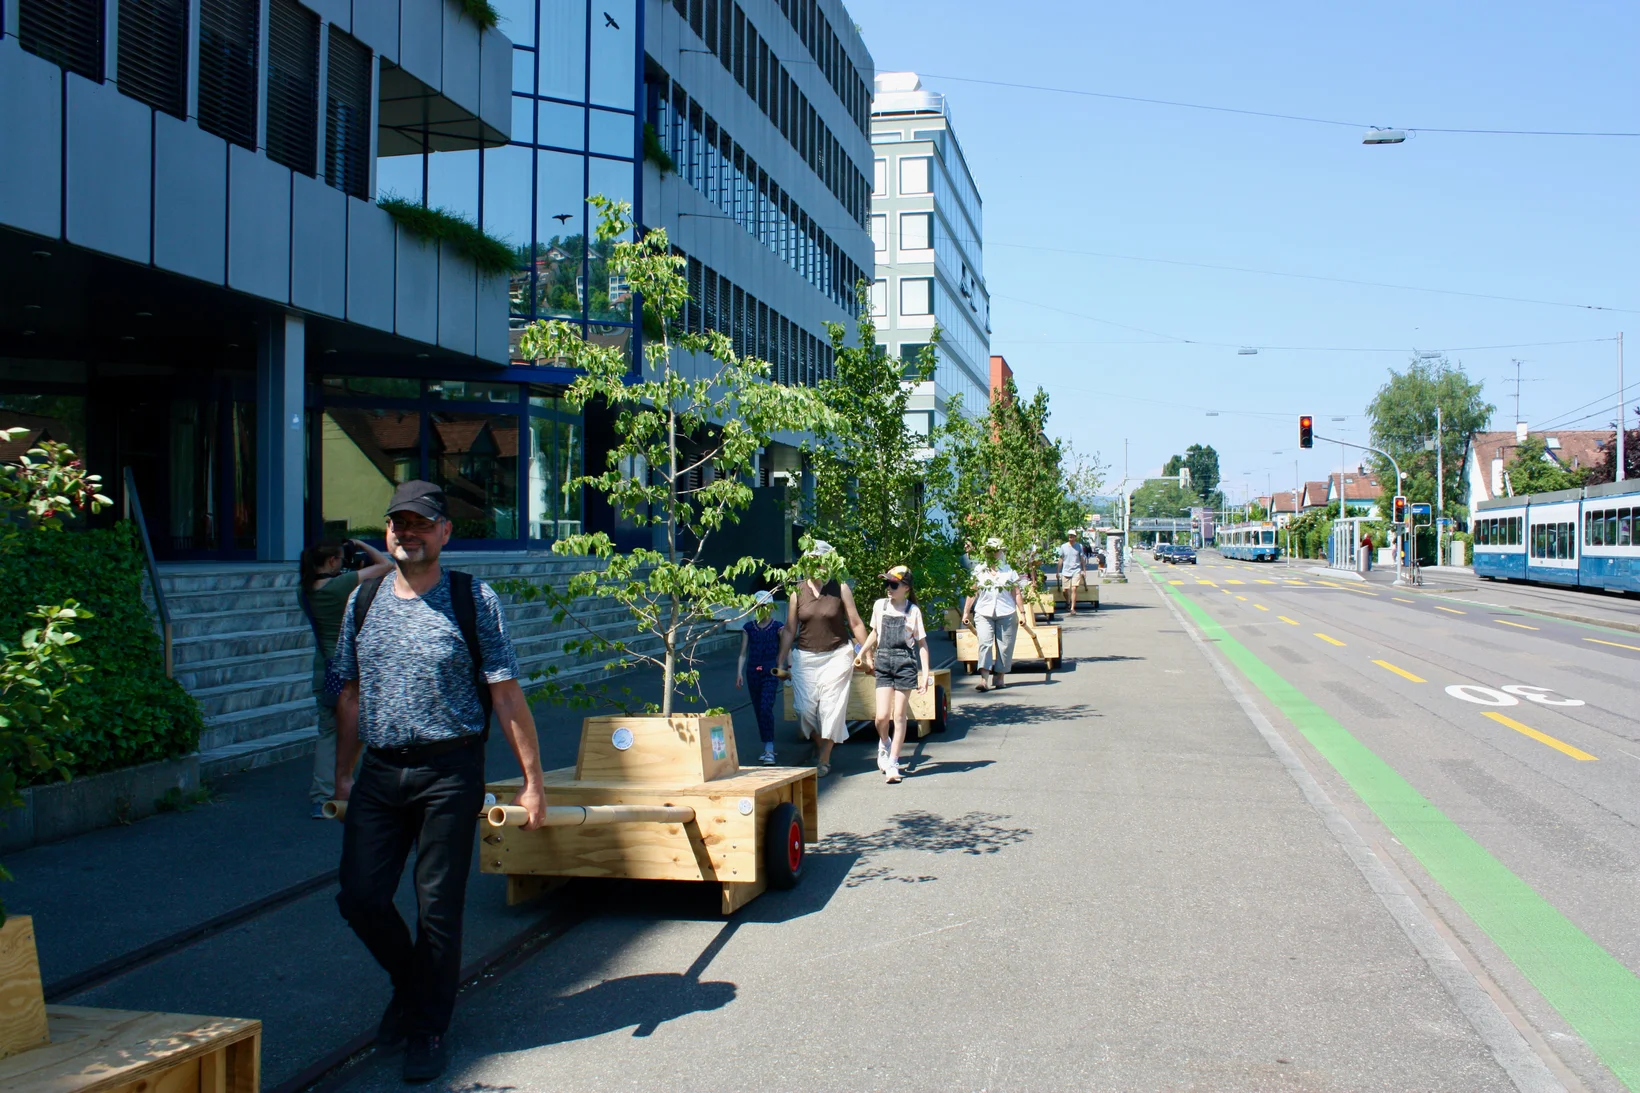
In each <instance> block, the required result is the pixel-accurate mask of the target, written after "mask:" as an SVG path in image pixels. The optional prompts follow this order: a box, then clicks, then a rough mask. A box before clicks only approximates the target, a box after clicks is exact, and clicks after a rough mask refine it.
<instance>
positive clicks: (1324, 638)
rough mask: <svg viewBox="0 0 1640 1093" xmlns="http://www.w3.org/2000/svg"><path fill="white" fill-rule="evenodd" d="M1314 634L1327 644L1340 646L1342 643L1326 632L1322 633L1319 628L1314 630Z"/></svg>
mask: <svg viewBox="0 0 1640 1093" xmlns="http://www.w3.org/2000/svg"><path fill="white" fill-rule="evenodd" d="M1315 636H1316V637H1318V638H1320V639H1321V640H1322V641H1324V642H1326V643H1327V644H1328V645H1340V646H1341V645H1343V644H1344V643H1343V642H1341V641H1339V640H1338V639H1337V638H1335V637H1330V636H1328V635H1326V634H1323V633H1322V632H1321V631H1319V630H1317V631H1316V633H1315Z"/></svg>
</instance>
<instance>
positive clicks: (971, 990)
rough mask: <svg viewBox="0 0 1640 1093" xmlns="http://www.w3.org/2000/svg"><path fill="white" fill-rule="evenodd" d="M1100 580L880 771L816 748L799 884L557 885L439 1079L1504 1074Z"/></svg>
mask: <svg viewBox="0 0 1640 1093" xmlns="http://www.w3.org/2000/svg"><path fill="white" fill-rule="evenodd" d="M1103 595H1104V599H1105V604H1104V606H1103V607H1102V609H1101V610H1100V611H1099V613H1098V614H1097V615H1092V614H1087V615H1083V616H1081V617H1079V618H1077V619H1075V620H1072V621H1070V622H1069V623H1068V624H1067V634H1066V640H1067V646H1068V648H1067V657H1066V663H1065V667H1064V669H1063V670H1062V671H1061V672H1058V673H1055V674H1054V676H1053V677H1052V678H1051V679H1045V678H1044V677H1043V676H1041V675H1040V674H1035V673H1031V672H1027V671H1022V672H1019V673H1016V674H1015V675H1013V676H1011V677H1010V680H1011V683H1010V686H1009V688H1008V689H1006V690H1004V691H1002V692H1000V693H997V694H992V695H983V696H982V695H977V694H974V693H972V691H971V689H969V688H968V687H967V685H966V683H965V684H964V686H963V688H962V693H960V694H959V696H958V708H957V710H956V711H955V714H954V718H953V724H952V727H951V730H950V732H948V733H947V734H945V735H944V736H941V737H932V738H930V739H929V740H926V741H924V742H923V743H922V744H921V745H920V746H919V748H918V749H917V762H916V764H915V768H914V772H913V773H912V775H911V776H910V777H908V778H907V779H906V781H905V782H904V783H903V784H902V785H899V786H885V785H884V784H883V782H882V780H881V778H880V776H879V775H878V774H877V773H876V771H875V770H874V769H872V767H873V764H872V757H871V755H870V753H869V751H868V750H863V749H860V748H851V749H845V750H844V752H843V758H842V759H841V760H840V762H839V764H838V775H837V776H834V778H833V779H832V780H831V783H830V785H829V787H828V790H827V794H826V796H825V797H824V799H823V800H822V803H821V811H820V825H821V830H822V833H823V835H824V841H823V842H822V844H821V845H820V847H819V848H818V851H817V852H816V853H814V854H813V855H812V856H811V858H810V860H809V864H808V869H809V873H808V875H807V876H806V877H805V880H804V882H803V884H802V885H801V886H800V887H799V888H798V889H796V890H794V891H792V892H788V893H770V894H768V895H766V896H764V897H762V898H760V899H759V900H757V901H756V902H754V903H753V904H751V905H750V906H749V907H747V908H746V909H745V910H744V911H743V912H742V913H741V914H739V915H737V916H735V917H734V918H733V919H730V920H729V921H727V922H725V921H723V920H722V919H720V918H719V917H718V916H716V915H715V914H714V913H712V908H711V907H710V906H709V905H708V904H707V902H706V901H703V900H700V899H697V898H694V897H693V896H691V895H690V894H689V892H688V890H687V889H684V888H669V887H663V886H656V885H610V886H602V887H592V886H589V887H586V888H583V889H582V890H581V892H580V894H579V896H578V897H577V898H580V899H582V900H584V901H585V906H586V907H587V908H588V909H589V910H591V911H592V912H593V913H592V914H591V915H590V917H588V918H587V919H586V920H585V921H583V922H581V923H580V924H579V925H577V926H575V927H574V928H573V929H572V930H570V931H569V932H568V933H567V934H566V935H565V936H563V937H562V938H560V939H559V940H557V941H556V942H555V943H553V944H552V945H550V946H548V947H546V948H544V949H543V950H541V951H540V952H538V953H536V954H535V955H533V956H532V957H530V958H529V959H528V960H527V961H526V962H524V963H522V964H521V965H520V966H518V967H516V968H513V969H511V970H510V971H507V972H506V973H504V974H502V975H500V976H498V977H497V978H495V979H494V980H492V981H491V983H490V984H489V985H488V986H487V987H485V988H484V989H483V990H481V991H477V992H474V993H473V994H471V995H470V996H468V997H467V998H466V999H465V1000H464V1002H463V1004H462V1006H461V1008H460V1009H459V1010H458V1014H457V1020H456V1025H455V1027H454V1029H453V1035H454V1038H455V1047H456V1056H455V1064H454V1067H453V1069H452V1071H451V1073H450V1074H449V1076H448V1077H447V1079H446V1081H445V1082H444V1083H443V1087H444V1088H450V1089H463V1090H475V1089H519V1090H546V1089H574V1090H606V1089H607V1090H615V1089H662V1088H666V1089H728V1090H781V1091H790V1090H864V1089H873V1090H876V1089H895V1090H939V1091H948V1090H959V1089H973V1090H980V1089H985V1090H996V1089H1042V1090H1066V1089H1100V1090H1140V1089H1170V1090H1171V1089H1200V1090H1240V1089H1257V1090H1298V1089H1306V1090H1309V1089H1320V1090H1396V1091H1404V1090H1409V1089H1418V1090H1437V1089H1439V1090H1463V1091H1466V1093H1468V1091H1481V1090H1503V1089H1508V1088H1510V1087H1511V1086H1510V1083H1509V1081H1508V1079H1507V1078H1506V1076H1505V1074H1504V1073H1503V1071H1502V1070H1501V1069H1500V1068H1499V1066H1498V1065H1497V1064H1496V1063H1495V1062H1494V1060H1493V1058H1492V1056H1491V1054H1490V1053H1489V1052H1488V1051H1487V1049H1486V1048H1485V1046H1484V1045H1483V1044H1482V1043H1481V1041H1480V1039H1479V1037H1478V1036H1477V1034H1476V1032H1475V1031H1474V1030H1473V1028H1472V1027H1471V1026H1470V1025H1469V1023H1468V1022H1467V1021H1466V1020H1465V1018H1464V1017H1463V1016H1462V1015H1461V1014H1460V1012H1459V1011H1458V1008H1457V1006H1456V1005H1455V1004H1454V1002H1453V1001H1452V999H1451V997H1450V996H1449V995H1448V994H1447V993H1446V992H1445V990H1443V988H1442V987H1441V986H1440V984H1439V982H1438V981H1437V980H1436V978H1435V976H1434V975H1433V974H1432V972H1431V970H1430V968H1429V966H1428V965H1427V964H1426V963H1425V962H1424V961H1423V960H1422V959H1421V958H1420V957H1419V955H1418V954H1417V952H1416V951H1415V950H1414V949H1413V946H1412V944H1411V943H1410V942H1409V941H1408V939H1407V937H1406V935H1404V934H1403V933H1402V932H1401V930H1400V929H1399V928H1398V927H1397V925H1396V924H1395V922H1394V921H1393V920H1392V918H1391V916H1390V914H1389V913H1388V912H1387V911H1386V909H1385V907H1384V905H1383V903H1382V902H1381V901H1380V900H1379V898H1378V896H1377V895H1376V894H1375V893H1374V892H1373V890H1372V889H1371V888H1370V887H1369V885H1368V882H1367V881H1366V880H1365V879H1363V876H1362V874H1361V873H1360V872H1359V871H1358V870H1357V869H1356V867H1355V866H1354V865H1353V864H1352V863H1351V860H1350V858H1349V857H1348V856H1347V855H1346V854H1345V853H1344V852H1343V850H1342V848H1341V846H1340V844H1339V842H1338V841H1337V839H1336V838H1335V837H1334V836H1333V835H1332V834H1331V833H1330V832H1329V830H1328V829H1327V827H1326V826H1325V824H1324V822H1323V820H1322V818H1321V816H1320V815H1319V814H1318V813H1317V811H1316V810H1315V809H1314V808H1313V807H1311V805H1309V804H1308V803H1307V802H1306V801H1305V799H1304V798H1303V796H1302V795H1301V793H1300V791H1299V788H1298V786H1297V785H1296V784H1295V782H1294V780H1293V777H1292V776H1290V775H1289V774H1288V772H1287V770H1286V768H1285V767H1284V766H1283V765H1282V763H1281V762H1280V761H1279V760H1278V758H1277V757H1276V756H1275V755H1273V754H1272V752H1271V750H1270V747H1269V745H1267V744H1266V743H1265V741H1264V739H1263V737H1261V736H1260V734H1259V733H1258V731H1257V730H1256V729H1255V727H1254V726H1253V725H1252V723H1251V722H1250V721H1249V719H1248V717H1247V715H1246V714H1245V713H1244V712H1243V711H1242V709H1241V708H1240V707H1239V706H1238V705H1237V704H1236V702H1235V701H1234V699H1233V698H1232V696H1231V695H1230V694H1229V693H1228V692H1227V690H1226V688H1225V685H1224V684H1223V683H1222V682H1221V681H1220V680H1219V678H1218V677H1217V676H1216V675H1215V673H1214V672H1213V671H1212V670H1211V668H1210V666H1209V665H1208V663H1207V662H1206V660H1205V659H1204V653H1203V651H1202V649H1201V648H1199V647H1198V646H1197V645H1196V644H1195V643H1194V642H1193V641H1192V639H1191V638H1190V637H1189V636H1188V634H1187V633H1186V632H1185V631H1184V630H1183V629H1182V627H1181V623H1180V621H1179V619H1178V618H1177V616H1175V615H1174V614H1173V613H1172V612H1171V611H1169V610H1168V609H1167V608H1166V607H1165V606H1164V605H1163V603H1162V601H1161V599H1160V598H1159V596H1158V595H1157V591H1156V589H1155V588H1154V587H1153V586H1152V585H1151V584H1150V583H1149V582H1148V580H1147V579H1145V578H1144V577H1143V576H1136V579H1135V581H1134V582H1133V583H1132V584H1130V585H1128V586H1126V587H1122V586H1106V587H1105V588H1104V591H1103ZM398 1085H399V1083H398V1078H397V1060H396V1059H393V1058H390V1057H384V1058H379V1059H374V1060H372V1061H370V1062H369V1063H368V1064H367V1065H366V1066H365V1067H364V1069H363V1072H362V1073H361V1074H360V1075H359V1076H358V1077H357V1078H356V1079H355V1080H354V1081H353V1082H352V1083H351V1084H350V1085H349V1089H350V1090H351V1089H358V1090H370V1091H374V1090H389V1089H396V1088H398Z"/></svg>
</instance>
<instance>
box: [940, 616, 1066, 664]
mask: <svg viewBox="0 0 1640 1093" xmlns="http://www.w3.org/2000/svg"><path fill="white" fill-rule="evenodd" d="M1020 622H1021V625H1020V626H1019V627H1017V628H1016V629H1015V630H1014V671H1016V672H1017V671H1019V670H1020V669H1019V664H1020V662H1021V661H1024V662H1026V663H1030V662H1032V661H1036V662H1040V663H1041V664H1042V666H1043V671H1046V672H1051V671H1053V670H1054V669H1056V668H1058V667H1059V657H1060V646H1059V627H1057V626H1042V625H1039V624H1036V623H1035V622H1031V623H1026V622H1025V620H1024V618H1023V617H1021V619H1020ZM957 659H958V660H960V661H961V662H962V666H963V669H964V670H966V671H967V672H968V673H970V674H972V673H974V672H976V671H978V670H979V635H978V634H977V633H975V632H974V631H973V630H971V629H967V628H964V629H962V630H958V631H957Z"/></svg>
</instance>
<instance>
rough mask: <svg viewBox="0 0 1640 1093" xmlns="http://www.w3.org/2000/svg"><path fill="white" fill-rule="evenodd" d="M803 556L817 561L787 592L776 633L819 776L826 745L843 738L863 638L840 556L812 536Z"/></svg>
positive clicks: (825, 768) (825, 769) (827, 760)
mask: <svg viewBox="0 0 1640 1093" xmlns="http://www.w3.org/2000/svg"><path fill="white" fill-rule="evenodd" d="M805 557H807V558H810V559H813V560H814V561H815V562H816V563H818V564H816V565H815V567H814V569H815V571H816V573H815V575H814V576H810V577H809V578H807V579H805V580H804V581H803V583H802V584H800V585H798V586H797V590H796V591H795V592H793V593H792V597H791V604H790V606H789V607H788V609H787V612H786V628H785V629H784V630H783V631H781V634H780V667H781V668H785V667H786V665H787V663H788V662H789V663H790V665H791V676H792V705H793V706H795V707H796V709H797V724H798V730H799V731H800V732H801V733H802V734H803V736H804V737H805V738H806V739H812V740H813V741H814V743H815V748H816V752H815V755H816V765H817V767H818V771H817V773H818V774H819V776H820V777H822V778H824V777H825V776H826V775H828V774H830V773H831V749H832V748H833V747H835V746H836V745H838V744H840V743H842V742H843V741H844V740H847V739H848V693H849V684H850V681H851V680H852V679H853V676H854V649H855V646H856V644H857V643H858V644H862V645H863V644H864V643H865V640H866V628H865V625H864V624H863V623H862V622H861V621H860V612H859V611H858V610H857V609H856V608H855V606H854V593H853V592H851V591H849V587H848V585H846V584H843V583H842V582H841V581H840V580H838V577H839V575H840V574H841V573H842V569H843V561H842V559H841V558H839V557H838V556H837V553H836V551H834V550H832V548H831V544H830V543H825V542H816V543H815V544H814V545H813V546H812V547H811V548H810V549H809V551H808V553H807V554H806V555H805ZM794 646H795V648H793V647H794Z"/></svg>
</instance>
